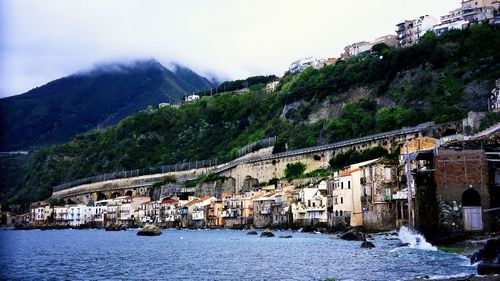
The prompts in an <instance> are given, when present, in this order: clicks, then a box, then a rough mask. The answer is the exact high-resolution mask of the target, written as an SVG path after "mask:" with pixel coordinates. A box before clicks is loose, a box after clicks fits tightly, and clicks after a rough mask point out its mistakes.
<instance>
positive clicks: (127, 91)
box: [0, 60, 212, 151]
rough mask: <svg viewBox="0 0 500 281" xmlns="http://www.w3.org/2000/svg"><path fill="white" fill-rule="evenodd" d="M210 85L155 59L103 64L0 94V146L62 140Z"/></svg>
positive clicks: (11, 147)
mask: <svg viewBox="0 0 500 281" xmlns="http://www.w3.org/2000/svg"><path fill="white" fill-rule="evenodd" d="M210 87H212V84H211V83H210V82H209V81H208V80H207V79H205V78H203V77H201V76H199V75H197V74H196V73H194V72H192V71H191V70H189V69H188V68H185V67H182V66H180V65H176V67H175V73H174V72H172V71H170V70H168V69H166V68H165V67H163V66H162V65H161V64H160V63H158V62H157V61H155V60H146V61H138V62H134V63H131V64H111V65H103V66H100V67H98V68H96V69H94V70H92V71H90V72H88V73H79V74H75V75H71V76H68V77H65V78H61V79H58V80H55V81H52V82H50V83H48V84H46V85H44V86H41V87H38V88H35V89H33V90H31V91H29V92H27V93H25V94H22V95H19V96H13V97H9V98H4V99H0V132H1V134H0V150H3V151H5V150H18V149H23V150H29V149H30V148H32V147H37V146H39V145H47V144H54V143H62V142H65V141H68V140H70V139H71V138H72V137H74V136H75V135H77V134H79V133H83V132H86V131H89V130H92V129H95V128H97V127H100V128H102V127H106V126H109V125H112V124H116V123H118V122H119V121H120V120H122V119H123V118H125V117H126V116H128V115H130V114H133V113H136V112H138V111H140V110H144V109H146V108H147V106H148V105H152V106H157V105H158V103H161V102H166V101H171V102H173V101H179V100H180V99H182V97H183V96H184V95H185V94H186V93H190V92H193V91H198V90H203V89H207V88H210Z"/></svg>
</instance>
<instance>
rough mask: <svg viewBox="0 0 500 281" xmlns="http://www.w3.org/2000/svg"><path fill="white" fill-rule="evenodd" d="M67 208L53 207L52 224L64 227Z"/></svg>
mask: <svg viewBox="0 0 500 281" xmlns="http://www.w3.org/2000/svg"><path fill="white" fill-rule="evenodd" d="M67 214H68V208H67V207H66V206H54V222H55V223H56V224H59V225H66V224H67V223H68V222H67V221H66V217H67V216H66V215H67Z"/></svg>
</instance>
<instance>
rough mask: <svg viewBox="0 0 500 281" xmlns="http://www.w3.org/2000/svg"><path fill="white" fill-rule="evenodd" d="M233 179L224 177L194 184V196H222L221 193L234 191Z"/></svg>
mask: <svg viewBox="0 0 500 281" xmlns="http://www.w3.org/2000/svg"><path fill="white" fill-rule="evenodd" d="M235 192H236V186H235V179H233V178H226V179H223V180H217V181H214V182H202V183H199V184H197V185H196V189H195V196H196V197H200V198H202V197H205V196H215V198H219V199H220V198H222V194H223V193H235Z"/></svg>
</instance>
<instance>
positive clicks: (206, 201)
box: [191, 196, 215, 227]
mask: <svg viewBox="0 0 500 281" xmlns="http://www.w3.org/2000/svg"><path fill="white" fill-rule="evenodd" d="M212 201H215V197H214V196H205V197H203V198H200V199H197V200H196V201H194V204H193V207H192V214H191V222H192V224H193V226H195V227H204V226H206V225H207V223H208V209H209V207H210V204H211V203H212Z"/></svg>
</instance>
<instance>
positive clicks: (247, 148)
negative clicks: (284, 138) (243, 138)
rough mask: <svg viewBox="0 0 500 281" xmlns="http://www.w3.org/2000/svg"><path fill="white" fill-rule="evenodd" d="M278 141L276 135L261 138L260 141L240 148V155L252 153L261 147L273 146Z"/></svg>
mask: <svg viewBox="0 0 500 281" xmlns="http://www.w3.org/2000/svg"><path fill="white" fill-rule="evenodd" d="M275 143H276V137H269V138H265V139H261V140H259V141H256V142H253V143H251V144H249V145H246V146H244V147H242V148H240V149H239V150H238V157H241V156H244V155H246V154H249V153H252V152H254V151H256V150H259V149H261V148H266V147H270V146H273V145H274V144H275Z"/></svg>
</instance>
